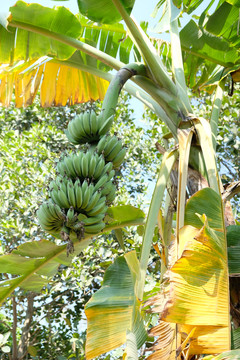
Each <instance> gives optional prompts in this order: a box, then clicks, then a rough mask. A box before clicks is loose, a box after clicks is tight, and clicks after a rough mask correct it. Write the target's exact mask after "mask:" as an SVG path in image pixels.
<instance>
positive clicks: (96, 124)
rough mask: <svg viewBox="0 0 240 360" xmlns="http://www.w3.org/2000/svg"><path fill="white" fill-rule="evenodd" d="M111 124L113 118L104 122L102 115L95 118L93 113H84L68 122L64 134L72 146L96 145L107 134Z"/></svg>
mask: <svg viewBox="0 0 240 360" xmlns="http://www.w3.org/2000/svg"><path fill="white" fill-rule="evenodd" d="M112 122H113V116H111V117H109V118H108V119H107V120H105V119H104V118H103V116H102V115H99V116H97V115H96V113H95V112H94V111H85V112H84V113H82V114H80V115H76V116H75V118H74V119H72V120H71V121H70V123H69V124H68V129H67V130H66V131H65V134H66V136H67V138H68V140H69V141H70V142H71V143H72V144H74V145H78V144H86V143H89V144H91V143H96V142H98V141H99V139H100V137H101V136H102V135H104V134H106V133H107V132H108V130H109V129H110V127H111V125H112Z"/></svg>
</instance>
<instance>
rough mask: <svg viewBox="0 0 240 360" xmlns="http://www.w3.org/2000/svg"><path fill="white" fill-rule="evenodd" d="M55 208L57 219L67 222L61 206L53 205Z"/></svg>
mask: <svg viewBox="0 0 240 360" xmlns="http://www.w3.org/2000/svg"><path fill="white" fill-rule="evenodd" d="M53 207H54V211H55V214H56V217H58V219H59V220H65V219H66V215H65V214H64V212H62V210H61V208H60V206H58V205H57V204H55V203H53Z"/></svg>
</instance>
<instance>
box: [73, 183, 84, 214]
mask: <svg viewBox="0 0 240 360" xmlns="http://www.w3.org/2000/svg"><path fill="white" fill-rule="evenodd" d="M74 192H75V198H76V208H77V209H80V208H81V206H82V198H83V196H82V187H81V183H80V181H79V179H78V180H77V181H76V182H75V184H74Z"/></svg>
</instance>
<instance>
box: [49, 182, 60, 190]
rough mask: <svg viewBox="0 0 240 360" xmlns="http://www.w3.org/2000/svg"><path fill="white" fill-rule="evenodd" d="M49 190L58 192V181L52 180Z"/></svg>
mask: <svg viewBox="0 0 240 360" xmlns="http://www.w3.org/2000/svg"><path fill="white" fill-rule="evenodd" d="M49 190H50V191H51V190H58V184H57V183H56V181H54V180H52V181H51V182H50V184H49Z"/></svg>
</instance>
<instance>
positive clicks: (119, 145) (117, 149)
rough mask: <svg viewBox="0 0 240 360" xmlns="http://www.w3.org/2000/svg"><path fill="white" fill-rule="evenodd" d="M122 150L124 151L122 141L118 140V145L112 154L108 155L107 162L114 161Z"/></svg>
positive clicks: (114, 147)
mask: <svg viewBox="0 0 240 360" xmlns="http://www.w3.org/2000/svg"><path fill="white" fill-rule="evenodd" d="M121 150H122V141H121V140H118V141H117V143H116V145H115V146H113V148H112V150H111V152H110V153H109V154H108V156H107V161H113V160H114V159H115V157H116V156H117V155H118V154H119V152H120V151H121Z"/></svg>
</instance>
